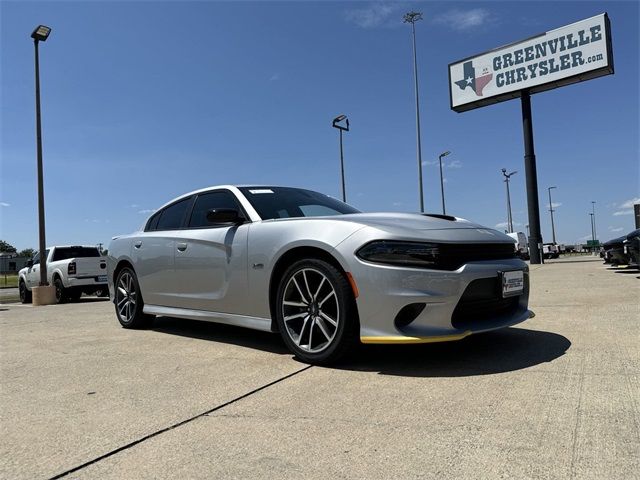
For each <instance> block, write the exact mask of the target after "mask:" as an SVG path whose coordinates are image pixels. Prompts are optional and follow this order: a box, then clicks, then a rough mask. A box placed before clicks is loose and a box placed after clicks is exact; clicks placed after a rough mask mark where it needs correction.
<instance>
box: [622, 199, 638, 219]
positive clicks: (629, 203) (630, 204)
mask: <svg viewBox="0 0 640 480" xmlns="http://www.w3.org/2000/svg"><path fill="white" fill-rule="evenodd" d="M636 203H640V197H636V198H632V199H631V200H627V201H626V202H623V203H622V205H620V208H633V206H634V205H635V204H636ZM625 215H626V214H625Z"/></svg>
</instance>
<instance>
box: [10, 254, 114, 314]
mask: <svg viewBox="0 0 640 480" xmlns="http://www.w3.org/2000/svg"><path fill="white" fill-rule="evenodd" d="M44 256H45V258H46V259H47V281H48V282H49V284H51V285H54V286H55V287H56V302H57V303H64V302H66V301H68V300H78V299H79V298H80V296H81V295H82V294H83V293H86V294H93V293H102V294H103V295H106V294H107V292H108V286H107V261H106V257H103V256H101V255H100V252H99V250H98V249H97V248H96V247H93V246H75V245H74V246H58V247H49V248H48V249H47V250H46V251H45V254H44ZM18 276H19V279H18V288H19V290H20V300H21V301H22V303H30V302H31V289H32V288H33V287H36V286H38V285H39V284H40V254H39V253H36V255H35V256H34V257H33V259H31V260H30V261H29V262H28V263H27V266H26V267H25V268H23V269H22V270H20V271H19V272H18Z"/></svg>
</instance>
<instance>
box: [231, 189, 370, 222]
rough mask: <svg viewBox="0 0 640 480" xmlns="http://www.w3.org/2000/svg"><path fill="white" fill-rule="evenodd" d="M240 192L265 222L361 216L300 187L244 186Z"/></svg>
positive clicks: (343, 205)
mask: <svg viewBox="0 0 640 480" xmlns="http://www.w3.org/2000/svg"><path fill="white" fill-rule="evenodd" d="M240 191H241V192H242V193H243V194H244V196H245V197H246V198H247V200H249V202H251V205H253V208H255V209H256V211H257V212H258V215H260V217H261V218H262V219H263V220H271V219H274V218H290V217H324V216H329V215H344V214H347V213H360V211H359V210H356V209H355V208H353V207H352V206H351V205H347V204H346V203H343V202H341V201H339V200H336V199H335V198H331V197H329V196H328V195H324V194H322V193H318V192H313V191H311V190H303V189H301V188H289V187H241V188H240Z"/></svg>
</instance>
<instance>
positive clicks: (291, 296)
mask: <svg viewBox="0 0 640 480" xmlns="http://www.w3.org/2000/svg"><path fill="white" fill-rule="evenodd" d="M276 305H277V312H276V320H277V322H278V327H279V330H280V333H281V335H282V338H283V340H284V342H285V343H286V345H287V346H288V347H289V349H290V350H291V351H292V352H293V353H295V355H296V356H297V357H298V358H300V359H301V360H303V361H305V362H308V363H313V364H328V363H332V362H336V361H337V360H339V359H340V358H341V357H342V356H343V355H345V354H346V353H347V352H348V351H349V350H350V349H352V348H354V347H355V346H356V345H357V344H358V334H359V322H358V316H357V312H356V307H355V299H354V296H353V292H352V290H351V286H350V285H349V282H348V281H347V279H346V277H345V275H344V274H343V273H342V272H340V271H339V270H338V269H336V268H335V267H334V266H333V265H331V264H329V263H327V262H325V261H323V260H317V259H313V260H311V259H310V260H301V261H298V262H296V263H294V264H293V265H292V266H291V267H289V269H288V270H287V271H286V272H285V274H284V276H283V277H282V279H281V281H280V285H279V288H278V294H277V303H276Z"/></svg>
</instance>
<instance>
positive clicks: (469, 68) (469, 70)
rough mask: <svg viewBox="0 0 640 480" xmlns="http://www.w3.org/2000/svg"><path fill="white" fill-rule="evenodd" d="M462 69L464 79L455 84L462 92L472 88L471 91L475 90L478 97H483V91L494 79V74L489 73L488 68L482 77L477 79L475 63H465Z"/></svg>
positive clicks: (483, 70)
mask: <svg viewBox="0 0 640 480" xmlns="http://www.w3.org/2000/svg"><path fill="white" fill-rule="evenodd" d="M462 68H463V72H462V73H463V76H464V78H463V79H462V80H458V81H456V82H455V84H456V85H458V86H459V87H460V89H461V90H465V89H466V88H467V87H471V90H473V91H474V92H475V93H476V95H478V96H479V97H482V90H483V89H484V87H486V86H487V84H488V83H489V82H490V81H491V79H492V78H493V73H489V69H488V68H483V69H482V75H480V76H479V77H476V69H475V68H473V62H465V63H464V65H463V66H462Z"/></svg>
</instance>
